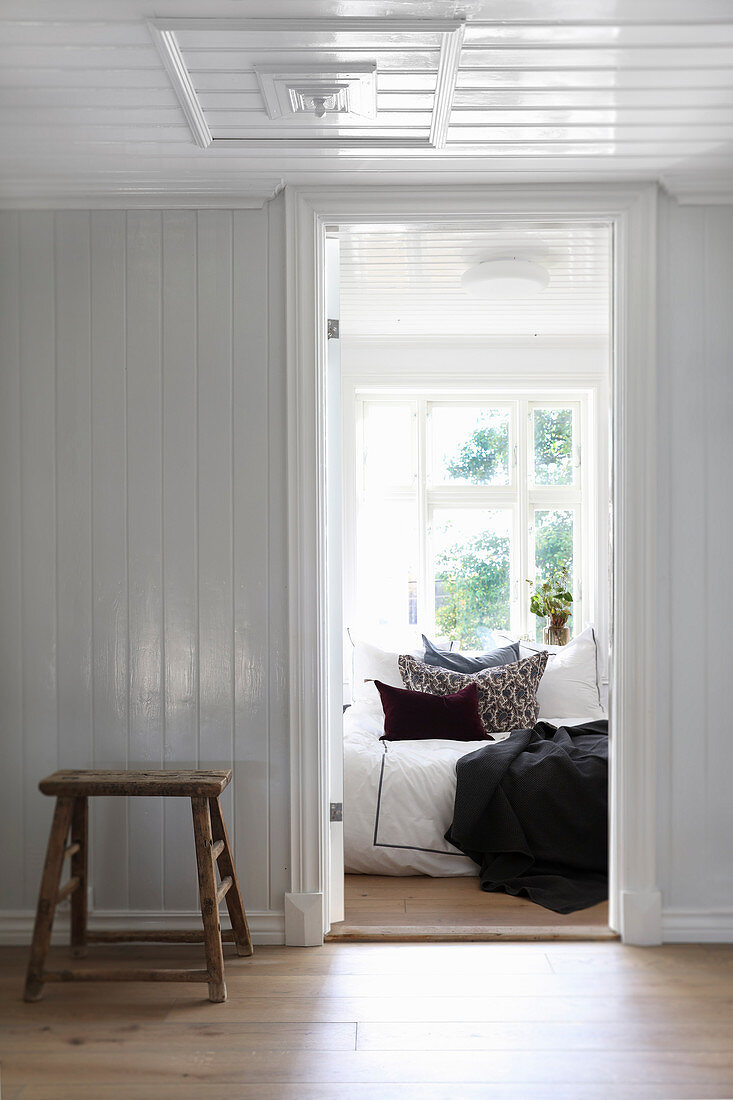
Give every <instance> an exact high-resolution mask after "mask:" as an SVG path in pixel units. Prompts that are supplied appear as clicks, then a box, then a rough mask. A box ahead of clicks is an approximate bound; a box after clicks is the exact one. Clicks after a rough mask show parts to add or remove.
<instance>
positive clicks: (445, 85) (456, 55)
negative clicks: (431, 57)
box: [429, 23, 466, 149]
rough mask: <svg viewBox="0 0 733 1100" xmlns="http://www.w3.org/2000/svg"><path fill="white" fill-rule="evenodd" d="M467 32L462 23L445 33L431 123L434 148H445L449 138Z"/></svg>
mask: <svg viewBox="0 0 733 1100" xmlns="http://www.w3.org/2000/svg"><path fill="white" fill-rule="evenodd" d="M465 32H466V24H465V23H461V24H460V25H459V26H458V27H457V28H456V29H455V30H453V31H450V32H448V33H446V34H443V41H442V44H441V48H440V65H439V67H438V79H437V82H436V85H435V103H434V105H433V118H432V122H431V123H430V139H429V142H430V144H431V145H432V147H433V148H434V149H444V148H445V143H446V140H447V138H448V126H449V125H450V116H451V111H452V110H453V97H454V95H455V91H456V80H457V79H458V66H459V65H460V61H461V50H462V49H463V38H464V35H465Z"/></svg>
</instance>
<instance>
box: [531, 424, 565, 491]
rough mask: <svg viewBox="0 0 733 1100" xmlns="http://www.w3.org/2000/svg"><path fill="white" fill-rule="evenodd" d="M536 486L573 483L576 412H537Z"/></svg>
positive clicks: (535, 437) (535, 430) (535, 434)
mask: <svg viewBox="0 0 733 1100" xmlns="http://www.w3.org/2000/svg"><path fill="white" fill-rule="evenodd" d="M533 416H534V482H535V485H572V484H573V410H572V409H535V410H534V413H533Z"/></svg>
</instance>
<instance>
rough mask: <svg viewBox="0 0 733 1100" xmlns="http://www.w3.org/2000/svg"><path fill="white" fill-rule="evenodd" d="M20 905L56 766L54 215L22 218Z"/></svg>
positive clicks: (38, 848) (41, 841) (35, 860)
mask: <svg viewBox="0 0 733 1100" xmlns="http://www.w3.org/2000/svg"><path fill="white" fill-rule="evenodd" d="M20 222H21V239H20V308H19V316H20V432H21V477H22V480H21V486H22V501H21V515H20V527H21V539H22V562H23V570H22V588H21V597H22V602H23V629H22V637H23V676H22V707H23V730H22V734H21V736H22V742H23V754H24V772H23V789H24V800H23V811H24V812H23V818H24V820H23V847H24V854H25V856H26V859H27V862H28V873H27V875H26V881H25V892H24V903H25V904H26V905H32V904H34V903H35V894H36V889H37V882H36V881H34V878H35V874H36V873H37V871H38V869H39V868H40V866H41V864H42V860H43V853H44V850H45V846H46V839H47V834H48V827H49V824H50V820H51V807H50V806H49V802H48V799H46V798H44V797H43V795H42V794H40V792H39V790H38V780H39V778H41V776H42V775H44V774H45V773H47V772H49V771H53V770H54V768H56V766H57V764H58V759H59V746H58V723H57V679H56V676H57V672H56V652H57V650H56V625H57V616H56V613H57V605H56V494H55V484H56V425H55V409H56V377H55V366H56V301H55V286H54V216H53V214H51V213H47V212H35V211H33V212H29V213H23V214H21V216H20Z"/></svg>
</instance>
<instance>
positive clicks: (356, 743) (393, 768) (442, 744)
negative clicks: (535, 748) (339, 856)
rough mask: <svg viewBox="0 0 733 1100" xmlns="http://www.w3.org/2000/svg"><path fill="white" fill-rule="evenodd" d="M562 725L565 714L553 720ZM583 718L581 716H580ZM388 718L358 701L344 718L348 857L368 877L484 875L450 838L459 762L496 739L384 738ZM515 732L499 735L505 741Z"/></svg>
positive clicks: (350, 867) (350, 866)
mask: <svg viewBox="0 0 733 1100" xmlns="http://www.w3.org/2000/svg"><path fill="white" fill-rule="evenodd" d="M547 720H548V721H551V722H552V723H553V725H558V726H559V725H562V724H563V722H564V720H563V719H561V718H557V719H547ZM574 721H577V719H574ZM383 733H384V725H383V716H382V715H381V714H379V713H378V712H377V711H376V710H375V708H374V707H371V706H368V705H364V704H360V703H356V704H355V705H354V706H352V707H350V708H349V709H348V710H347V712H346V714H345V716H344V862H345V868H346V871H347V873H348V872H351V873H354V872H356V873H359V874H364V875H432V876H433V877H434V878H449V877H452V876H455V875H477V874H478V867H477V865H476V864H475V863H474V862H473V860H471V859H469V858H468V856H464V855H462V854H461V853H460V852H459V851H458V850H457V849H456V848H454V847H453V845H452V844H449V843H448V841H447V840H445V839H444V838H445V833H446V832H447V829H448V826H449V825H450V823H451V820H452V818H453V802H454V799H455V793H456V761H457V760H458V759H460V757H461V756H465V755H466V753H469V752H473V751H474V750H475V749H478V748H482V747H483V746H485V745H489V746H491V745H492V744H494V743H495V742H492V741H488V742H487V741H437V740H430V741H380V740H379V738H380V737H381V735H382V734H383ZM505 736H508V734H497V735H496V737H497V739H499V740H501V739H502V738H503V737H505Z"/></svg>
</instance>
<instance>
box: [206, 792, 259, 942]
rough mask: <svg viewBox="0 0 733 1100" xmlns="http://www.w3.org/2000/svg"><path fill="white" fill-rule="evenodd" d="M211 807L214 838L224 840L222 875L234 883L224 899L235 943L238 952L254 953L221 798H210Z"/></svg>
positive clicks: (220, 863)
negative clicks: (228, 877)
mask: <svg viewBox="0 0 733 1100" xmlns="http://www.w3.org/2000/svg"><path fill="white" fill-rule="evenodd" d="M209 807H210V810H211V830H212V835H213V838H214V840H221V841H223V842H224V849H223V851H222V853H221V855H220V856H219V869H220V871H221V877H222V878H226V876H227V875H229V876H230V878H231V880H232V885H231V886H230V888H229V890H228V891H227V893H226V896H225V899H224V900H225V901H226V903H227V909H228V910H229V920H230V921H231V925H232V932H233V933H234V943H235V944H236V947H237V954H238V955H252V954H254V948H253V947H252V937H251V936H250V934H249V925H248V924H247V915H246V913H245V911H244V903H243V901H242V894H241V891H240V889H239V881H238V879H237V872H236V870H235V869H234V859H233V858H232V850H231V848H230V847H229V836H228V834H227V827H226V825H225V824H224V815H223V814H222V812H221V803H220V802H219V799H218V798H210V799H209Z"/></svg>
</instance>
